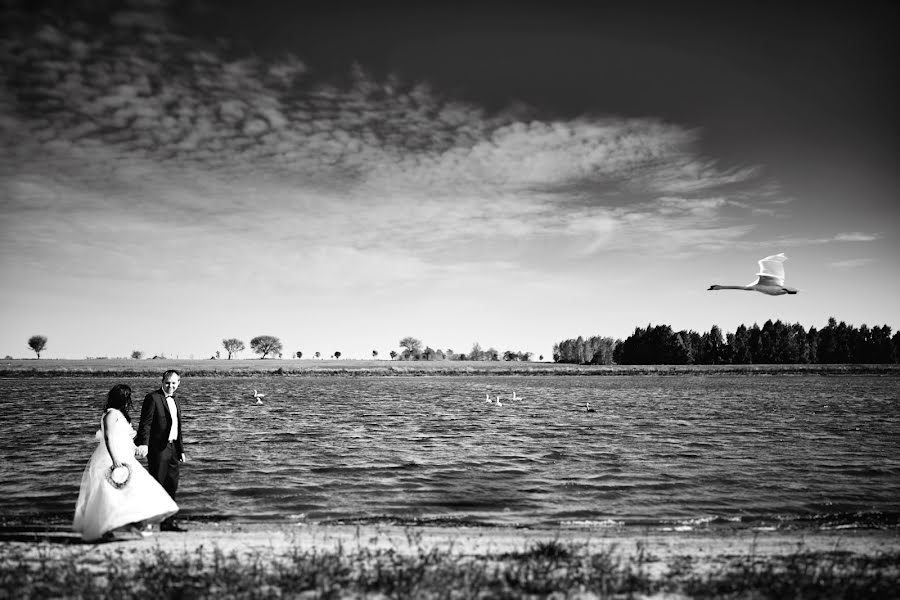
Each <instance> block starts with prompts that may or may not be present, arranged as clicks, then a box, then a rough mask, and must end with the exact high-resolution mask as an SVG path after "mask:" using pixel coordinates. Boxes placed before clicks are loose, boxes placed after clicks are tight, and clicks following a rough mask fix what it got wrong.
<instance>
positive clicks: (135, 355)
mask: <svg viewBox="0 0 900 600" xmlns="http://www.w3.org/2000/svg"><path fill="white" fill-rule="evenodd" d="M131 358H133V359H134V360H141V359H142V358H144V353H143V352H141V351H140V350H132V351H131Z"/></svg>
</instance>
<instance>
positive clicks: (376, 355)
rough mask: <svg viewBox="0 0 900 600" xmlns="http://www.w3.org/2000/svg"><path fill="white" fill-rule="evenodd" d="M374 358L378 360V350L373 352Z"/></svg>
mask: <svg viewBox="0 0 900 600" xmlns="http://www.w3.org/2000/svg"><path fill="white" fill-rule="evenodd" d="M372 358H378V350H372Z"/></svg>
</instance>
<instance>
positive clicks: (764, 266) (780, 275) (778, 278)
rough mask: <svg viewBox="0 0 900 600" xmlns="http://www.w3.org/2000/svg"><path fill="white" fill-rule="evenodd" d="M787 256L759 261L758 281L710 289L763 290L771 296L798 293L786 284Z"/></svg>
mask: <svg viewBox="0 0 900 600" xmlns="http://www.w3.org/2000/svg"><path fill="white" fill-rule="evenodd" d="M786 260H787V257H786V256H785V255H784V254H783V253H782V254H774V255H772V256H767V257H765V258H764V259H762V260H761V261H759V273H757V278H756V281H754V282H753V283H748V284H747V285H711V286H709V289H710V290H748V291H755V292H762V293H763V294H768V295H769V296H781V295H783V294H796V293H797V289H796V288H792V287H787V286H785V285H784V264H783V263H784V261H786Z"/></svg>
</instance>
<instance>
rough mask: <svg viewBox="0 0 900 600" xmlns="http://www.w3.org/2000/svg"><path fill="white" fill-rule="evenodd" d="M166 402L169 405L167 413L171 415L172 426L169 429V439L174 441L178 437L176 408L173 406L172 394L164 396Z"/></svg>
mask: <svg viewBox="0 0 900 600" xmlns="http://www.w3.org/2000/svg"><path fill="white" fill-rule="evenodd" d="M166 404H168V405H169V415H170V416H171V417H172V428H171V429H170V430H169V441H170V442H174V441H175V440H177V439H178V408H177V407H176V406H175V400H174V399H173V398H172V396H166Z"/></svg>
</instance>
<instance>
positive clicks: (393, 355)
mask: <svg viewBox="0 0 900 600" xmlns="http://www.w3.org/2000/svg"><path fill="white" fill-rule="evenodd" d="M390 356H391V360H394V359H395V358H397V351H396V350H391V354H390Z"/></svg>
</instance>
